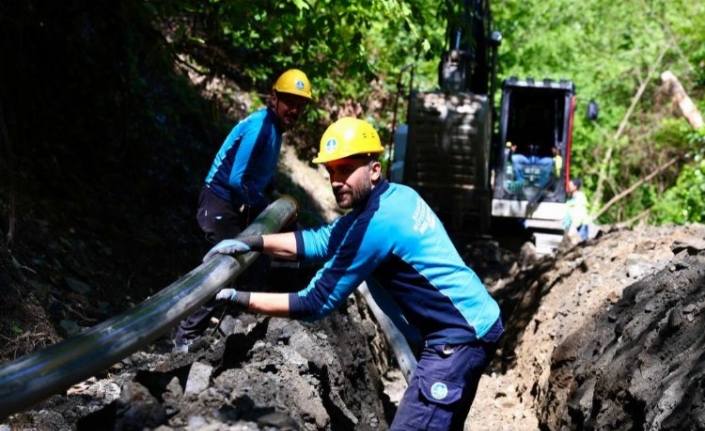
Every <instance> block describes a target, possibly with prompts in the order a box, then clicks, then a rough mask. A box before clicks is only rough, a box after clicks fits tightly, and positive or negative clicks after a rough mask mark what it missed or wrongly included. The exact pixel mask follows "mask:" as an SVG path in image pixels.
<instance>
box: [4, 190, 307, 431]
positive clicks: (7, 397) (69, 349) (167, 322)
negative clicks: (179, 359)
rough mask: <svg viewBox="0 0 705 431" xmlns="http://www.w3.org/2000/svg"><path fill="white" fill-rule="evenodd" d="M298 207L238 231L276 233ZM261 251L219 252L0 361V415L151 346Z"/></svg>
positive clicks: (288, 201)
mask: <svg viewBox="0 0 705 431" xmlns="http://www.w3.org/2000/svg"><path fill="white" fill-rule="evenodd" d="M296 212H297V203H296V201H295V200H294V199H293V198H290V197H283V198H280V199H278V200H277V201H275V202H274V203H272V204H271V205H269V206H268V207H267V208H266V209H265V210H264V211H263V212H262V214H260V215H259V217H257V219H255V221H254V222H253V223H252V224H251V225H250V226H249V227H248V228H247V229H245V230H244V231H243V232H242V233H241V234H240V236H243V237H244V236H250V235H258V234H265V233H273V232H279V231H280V230H281V229H282V228H283V227H284V226H286V224H287V223H290V222H291V221H292V219H293V218H294V216H295V215H296ZM258 255H259V253H254V252H252V253H247V254H243V255H241V256H238V257H237V259H235V258H232V257H230V256H225V255H217V256H215V257H214V258H213V259H210V260H209V261H208V262H205V263H203V264H201V265H200V266H198V267H197V268H196V269H194V270H192V271H191V272H189V273H188V274H186V275H185V276H183V277H181V278H180V279H179V280H177V281H176V282H174V283H172V284H171V285H170V286H168V287H166V288H165V289H163V290H162V291H160V292H159V293H157V294H156V295H154V296H152V297H151V298H149V299H147V300H145V301H144V302H142V303H141V304H140V305H138V306H136V307H134V308H133V309H131V310H129V311H126V312H125V313H123V314H121V315H119V316H116V317H113V318H111V319H109V320H106V321H105V322H103V323H101V324H99V325H96V326H94V327H92V328H90V329H87V330H85V331H83V332H80V333H78V334H75V335H73V336H71V337H69V338H67V339H65V340H63V341H61V342H60V343H57V344H54V345H52V346H49V347H47V348H46V349H43V350H40V351H38V352H35V353H32V354H29V355H26V356H23V357H21V358H18V359H15V360H13V361H11V362H8V363H6V364H3V365H2V366H0V420H2V419H4V418H6V417H7V416H8V415H10V414H12V413H16V412H19V411H22V410H24V409H26V408H29V407H31V406H32V405H34V404H36V403H38V402H40V401H42V400H44V399H46V398H47V397H49V396H51V395H53V394H56V393H60V392H63V391H65V390H66V389H67V388H69V387H70V386H71V385H73V384H76V383H78V382H81V381H83V380H85V379H87V378H88V377H90V376H92V375H95V374H97V373H100V372H102V371H104V370H105V369H107V368H108V367H110V366H111V365H113V364H114V363H116V362H118V361H120V360H121V359H123V358H125V357H127V356H129V355H130V354H132V353H134V352H136V351H138V350H139V349H141V348H143V347H145V346H147V345H149V344H150V343H152V342H153V341H154V340H156V339H157V338H159V337H160V336H162V335H164V334H165V333H167V332H168V331H169V330H170V329H171V328H172V327H174V326H176V325H177V324H178V323H179V322H180V321H181V320H182V319H184V318H185V317H186V316H188V315H190V314H191V313H193V312H194V311H195V310H196V309H198V308H199V307H200V306H201V305H203V304H205V303H206V302H207V301H208V300H209V299H211V298H212V297H213V296H214V295H215V294H216V293H217V292H218V290H220V288H221V287H222V286H223V285H225V284H226V283H228V282H229V281H230V280H233V279H235V278H237V277H238V276H239V275H240V274H241V273H242V272H243V271H244V270H245V269H246V268H247V267H248V266H249V265H250V264H251V263H252V262H253V261H254V260H255V259H256V258H257V256H258Z"/></svg>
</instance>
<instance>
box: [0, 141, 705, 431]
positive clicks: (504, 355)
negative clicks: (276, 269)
mask: <svg viewBox="0 0 705 431" xmlns="http://www.w3.org/2000/svg"><path fill="white" fill-rule="evenodd" d="M288 151H290V150H288V149H287V150H286V152H285V154H284V155H283V157H282V163H283V166H282V171H285V172H286V174H287V175H288V176H289V177H290V179H291V181H292V182H293V183H295V184H297V185H298V186H299V187H300V188H301V189H304V190H310V193H311V195H313V196H316V198H315V200H316V202H318V204H317V211H318V212H319V214H320V217H321V218H323V219H331V218H333V217H335V216H336V215H337V214H338V213H337V210H336V209H335V206H334V205H333V203H332V201H331V199H330V197H326V195H325V194H324V193H322V192H321V190H322V191H326V190H327V189H326V186H325V179H324V178H323V177H322V176H321V175H320V173H319V172H316V171H313V170H312V169H309V167H307V166H305V165H303V164H300V162H297V160H296V157H295V156H293V154H292V153H289V152H288ZM316 193H318V194H316ZM80 244H81V246H83V247H91V244H90V243H89V244H88V245H86V244H85V243H83V242H80ZM63 246H64V247H65V248H66V249H67V250H75V249H72V248H71V247H72V246H75V243H71V242H70V241H66V242H65V244H63ZM49 249H51V247H50V248H49ZM703 249H705V227H703V226H702V225H692V226H681V227H676V226H668V227H638V228H634V229H625V228H603V231H602V232H601V233H600V234H599V235H598V237H597V238H595V239H592V240H590V241H588V242H585V243H579V244H574V243H572V242H571V238H569V237H566V238H564V244H563V245H562V247H561V248H560V249H559V250H557V251H556V253H555V254H552V255H547V256H538V255H536V254H535V253H534V252H533V251H532V247H531V245H530V244H525V245H524V247H523V248H521V250H519V251H513V250H512V249H511V248H509V247H506V244H505V243H503V242H502V241H501V238H495V239H493V240H483V241H478V242H474V243H471V244H468V245H465V246H463V247H462V249H461V252H462V254H463V255H464V257H465V258H466V260H467V262H468V263H469V264H470V265H471V266H473V267H474V268H475V269H476V270H477V272H478V273H479V274H480V275H481V276H482V277H483V279H484V281H485V283H486V285H487V287H488V289H489V290H490V292H491V293H492V295H493V296H494V297H495V298H497V300H498V301H499V302H500V304H501V306H502V310H503V313H504V316H505V320H506V327H507V332H506V334H505V337H504V340H503V343H502V346H501V349H500V350H499V351H498V355H497V357H496V359H495V361H494V362H493V363H492V365H491V368H490V369H489V370H488V372H487V374H486V375H485V376H484V377H483V379H482V382H481V387H480V391H479V393H478V395H477V398H476V400H475V404H474V406H473V408H472V410H471V413H470V417H469V419H468V422H467V425H466V429H467V430H470V429H472V430H474V431H475V430H487V431H490V430H492V431H494V430H518V431H524V430H526V431H528V430H569V429H570V430H598V429H599V430H606V429H610V430H702V429H705V411H704V410H703V386H705V384H704V383H705V381H704V380H703V365H704V364H703V358H704V357H705V355H704V354H703V353H704V352H705V346H704V341H703V331H702V328H703V327H705V326H704V325H703V323H704V322H703V313H702V309H703V304H704V303H705V302H704V300H703V289H702V286H703V274H705V262H704V261H703V260H704V259H705V255H702V254H701V251H702V250H703ZM46 256H50V255H49V254H47V255H45V258H46ZM8 262H9V263H8ZM12 262H13V261H12V260H11V259H10V260H7V259H3V264H4V269H6V270H7V273H8V274H10V277H4V278H3V280H5V281H4V282H3V284H2V286H0V287H3V288H5V289H11V288H12V287H13V286H14V284H13V280H15V279H16V278H17V277H14V276H13V275H12V274H13V272H12V271H13V270H15V269H16V268H17V267H18V265H17V263H18V262H17V260H16V259H15V261H14V263H12ZM35 264H36V265H38V263H37V262H35ZM21 266H22V265H21V264H20V265H19V267H20V268H21ZM186 269H188V268H186ZM186 269H182V270H183V272H185V270H186ZM94 270H95V271H96V272H100V271H98V270H96V269H95V268H94ZM311 270H312V268H308V269H306V268H304V269H303V270H302V273H298V274H295V275H294V274H292V273H284V274H279V275H280V277H279V281H282V280H283V281H286V282H288V283H291V282H293V281H296V282H305V281H307V279H308V277H309V276H310V273H311ZM20 278H21V277H20ZM272 280H274V281H273V282H276V280H277V278H276V277H273V278H272ZM30 284H31V283H30ZM36 284H39V283H35V285H36ZM165 285H166V284H165ZM35 287H36V286H35ZM50 293H51V292H50ZM91 294H92V293H91V290H88V291H84V292H83V293H82V295H83V298H82V299H83V300H85V302H84V303H86V304H97V303H99V302H100V301H99V300H98V299H99V298H91V297H90V295H91ZM100 294H101V292H99V291H96V292H94V293H93V295H100ZM30 296H31V297H33V296H32V295H30ZM25 297H27V296H25ZM63 301H64V302H65V304H64V305H70V304H74V307H73V310H77V309H78V308H77V307H78V305H77V304H79V303H81V301H79V302H71V300H70V299H67V298H65V299H63ZM40 305H41V301H38V303H37V304H36V307H37V309H40V308H41V307H40ZM88 311H90V310H88ZM85 313H87V311H85V310H84V314H85ZM103 317H109V316H108V315H107V314H106V315H104V316H103ZM221 317H222V319H221V321H220V322H219V323H220V325H219V328H218V329H217V330H216V329H215V325H214V329H213V330H212V331H209V333H208V338H207V342H205V343H202V344H201V345H200V346H199V347H198V348H197V349H196V350H195V351H194V352H191V353H188V354H173V353H172V352H171V343H170V340H169V339H168V337H165V338H163V339H160V340H159V341H158V342H156V343H154V344H153V345H152V346H150V347H149V348H148V349H144V350H143V351H139V352H136V353H134V354H132V355H131V356H130V357H128V358H125V359H124V360H123V361H121V362H120V363H118V364H115V365H114V366H113V367H111V368H110V369H109V370H105V372H104V373H102V374H100V375H96V376H94V377H93V378H91V379H89V380H87V381H85V382H76V384H75V385H74V386H72V387H71V388H68V389H67V390H66V392H64V393H61V394H57V395H55V396H52V397H50V398H49V399H48V400H46V401H44V402H43V403H41V404H40V405H37V406H35V407H33V408H31V409H28V410H26V411H24V412H19V413H17V414H14V415H12V416H11V417H9V418H6V419H5V420H4V421H3V422H2V423H3V424H4V425H0V430H79V431H86V430H160V431H166V430H189V431H191V430H243V431H244V430H302V431H303V430H335V431H339V430H384V429H387V427H388V423H389V422H390V420H391V418H392V417H393V414H394V410H395V408H396V403H397V402H398V400H399V398H400V396H401V393H402V392H403V390H404V388H405V382H404V380H403V378H401V373H400V372H399V370H398V369H397V368H396V366H395V362H394V358H393V357H392V356H391V354H390V353H389V348H388V346H387V345H386V342H385V340H384V339H383V337H382V336H381V334H380V332H379V330H378V329H377V326H376V324H375V323H374V320H373V318H372V316H371V313H370V312H369V311H368V309H367V307H366V305H365V303H364V300H363V299H362V298H361V297H359V296H358V295H355V296H353V297H351V298H350V299H349V300H348V302H347V305H346V307H344V309H342V310H340V311H339V312H336V313H334V314H333V316H331V317H330V318H328V319H325V320H323V321H320V322H314V323H306V322H295V321H289V320H286V319H278V318H267V317H262V316H253V315H250V314H226V315H224V316H221ZM81 323H82V324H83V325H84V326H86V325H89V323H90V322H87V321H86V320H81ZM67 325H68V323H67ZM50 335H51V336H52V337H55V338H54V339H49V340H47V338H46V337H47V335H46V334H44V338H42V337H37V339H38V340H42V342H44V343H51V342H55V341H56V340H58V338H59V337H58V335H57V334H55V333H52V334H50ZM39 347H41V345H40V346H38V348H39Z"/></svg>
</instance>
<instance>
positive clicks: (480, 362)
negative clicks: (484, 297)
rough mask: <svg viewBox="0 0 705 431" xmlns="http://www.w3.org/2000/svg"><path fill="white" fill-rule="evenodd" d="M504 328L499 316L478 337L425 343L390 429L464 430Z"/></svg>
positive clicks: (395, 430) (396, 430)
mask: <svg viewBox="0 0 705 431" xmlns="http://www.w3.org/2000/svg"><path fill="white" fill-rule="evenodd" d="M503 330H504V329H503V326H502V321H501V319H498V320H497V323H495V324H494V326H493V327H492V329H491V330H490V332H489V333H488V334H487V335H485V336H484V337H483V338H482V339H481V340H478V341H474V342H471V343H467V344H455V345H450V344H439V345H431V346H428V345H427V346H425V347H424V348H423V350H422V351H421V357H420V359H419V362H418V365H417V367H416V371H415V372H414V375H413V377H412V378H411V381H410V382H409V387H408V388H407V389H406V392H404V397H403V398H402V400H401V403H400V404H399V409H398V410H397V413H396V415H395V416H394V421H393V422H392V425H391V427H390V428H389V431H421V430H423V431H463V427H464V424H465V420H466V419H467V417H468V413H469V412H470V406H471V405H472V402H473V400H474V399H475V394H476V393H477V387H478V384H479V382H480V378H481V377H482V373H483V372H484V371H485V369H486V368H487V365H489V363H490V361H491V360H492V357H493V356H494V352H495V350H496V348H497V342H498V340H499V338H500V336H501V334H502V332H503Z"/></svg>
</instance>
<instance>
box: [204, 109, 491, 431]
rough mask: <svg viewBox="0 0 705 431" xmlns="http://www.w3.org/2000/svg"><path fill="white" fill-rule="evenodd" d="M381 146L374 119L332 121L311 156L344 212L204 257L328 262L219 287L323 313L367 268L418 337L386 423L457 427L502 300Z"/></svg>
mask: <svg viewBox="0 0 705 431" xmlns="http://www.w3.org/2000/svg"><path fill="white" fill-rule="evenodd" d="M383 151H384V149H383V147H382V144H381V141H380V138H379V135H378V134H377V131H376V130H375V129H374V127H372V125H371V124H370V123H368V122H366V121H364V120H360V119H356V118H352V117H344V118H341V119H339V120H338V121H336V122H334V123H333V124H332V125H330V126H329V127H328V129H327V130H326V131H325V133H324V134H323V136H322V138H321V141H320V151H319V153H318V156H317V157H316V158H315V159H314V160H313V162H314V163H322V164H324V165H325V168H326V170H327V171H328V174H329V175H330V183H331V186H332V190H333V194H334V195H335V199H336V201H337V203H338V205H339V206H340V207H341V208H342V209H345V210H349V212H347V213H346V214H345V215H344V216H342V217H340V218H338V219H336V220H335V221H333V222H332V223H331V224H328V225H324V226H321V227H318V228H314V229H306V230H300V231H296V232H286V233H278V234H268V235H257V236H251V237H244V238H238V239H229V240H225V241H222V242H221V243H219V244H218V245H216V246H215V247H213V248H212V249H211V250H210V251H209V252H208V254H206V256H205V257H204V261H206V260H208V259H210V258H211V257H212V256H214V255H216V254H226V255H236V254H240V253H247V252H250V251H255V252H263V253H265V254H267V255H269V256H272V257H278V258H283V259H291V260H294V259H300V260H316V261H323V262H325V263H324V264H323V266H322V267H321V269H320V270H319V271H318V273H317V274H316V275H315V276H314V278H313V279H312V280H311V281H310V283H309V285H308V287H306V288H305V289H303V290H301V291H299V292H295V293H273V292H246V291H240V290H236V289H230V288H228V289H223V290H221V291H220V292H219V293H218V294H217V296H216V298H218V299H220V300H224V301H228V302H230V303H234V304H236V305H237V306H238V307H239V308H241V309H242V310H247V311H250V312H257V313H262V314H266V315H271V316H279V317H288V318H294V319H307V320H311V319H318V318H323V317H324V316H326V315H328V314H329V313H331V312H332V311H333V310H335V309H337V308H338V307H340V306H342V305H343V304H344V303H345V300H346V298H347V297H348V296H349V295H350V294H351V293H353V292H354V291H355V289H356V288H357V287H358V285H360V283H362V282H363V281H365V280H366V279H367V278H369V277H373V278H374V279H375V280H376V281H377V282H378V283H379V284H380V285H381V286H383V288H384V289H386V290H387V291H388V293H389V294H390V295H391V297H392V298H393V299H394V301H395V302H396V303H397V305H398V306H399V307H400V308H401V310H402V312H403V313H404V317H406V319H407V320H408V321H409V322H410V323H411V324H412V325H413V326H415V327H416V328H417V329H418V330H419V331H420V332H421V335H422V337H423V346H422V350H421V352H420V355H419V361H418V365H417V368H416V370H415V372H414V374H413V377H412V378H411V380H410V382H409V386H408V389H407V390H406V392H405V394H404V397H403V399H402V401H401V403H400V405H399V408H398V410H397V413H396V415H395V417H394V420H393V422H392V424H391V427H390V428H389V429H390V430H391V431H400V430H404V431H408V430H427V429H438V430H453V431H462V430H463V428H464V422H465V420H466V418H467V416H468V413H469V410H470V406H471V404H472V402H473V400H474V397H475V394H476V391H477V388H478V384H479V381H480V377H481V376H482V373H483V372H484V370H485V369H486V367H487V366H488V364H489V362H490V360H491V358H492V357H493V354H494V352H495V350H496V345H497V343H498V341H499V339H500V336H501V334H502V332H503V325H502V319H501V317H500V308H499V306H498V304H497V302H496V301H495V300H494V299H493V298H492V297H491V296H490V294H489V293H488V292H487V290H486V288H485V286H484V285H483V284H482V281H481V280H480V278H479V277H478V276H477V275H476V274H475V272H474V271H473V270H472V269H470V268H469V267H468V266H466V265H465V263H464V262H463V260H462V258H461V257H460V255H459V254H458V252H457V251H456V249H455V247H454V246H453V243H452V242H451V240H450V238H449V236H448V234H447V233H446V231H445V229H444V227H443V224H442V223H441V222H440V220H439V219H438V217H437V216H436V214H435V213H434V212H433V211H432V210H431V208H430V207H429V206H428V205H427V203H426V202H425V201H424V200H423V199H422V198H421V197H420V196H419V195H418V193H416V192H415V191H414V190H413V189H411V188H409V187H407V186H404V185H400V184H394V183H390V182H388V181H387V180H386V179H384V178H383V177H382V166H381V164H380V161H379V155H380V154H381V153H382V152H383Z"/></svg>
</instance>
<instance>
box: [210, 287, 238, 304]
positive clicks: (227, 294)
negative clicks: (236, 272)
mask: <svg viewBox="0 0 705 431" xmlns="http://www.w3.org/2000/svg"><path fill="white" fill-rule="evenodd" d="M235 295H237V290H235V289H221V290H220V292H218V294H216V295H215V299H216V300H217V301H233V300H235Z"/></svg>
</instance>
